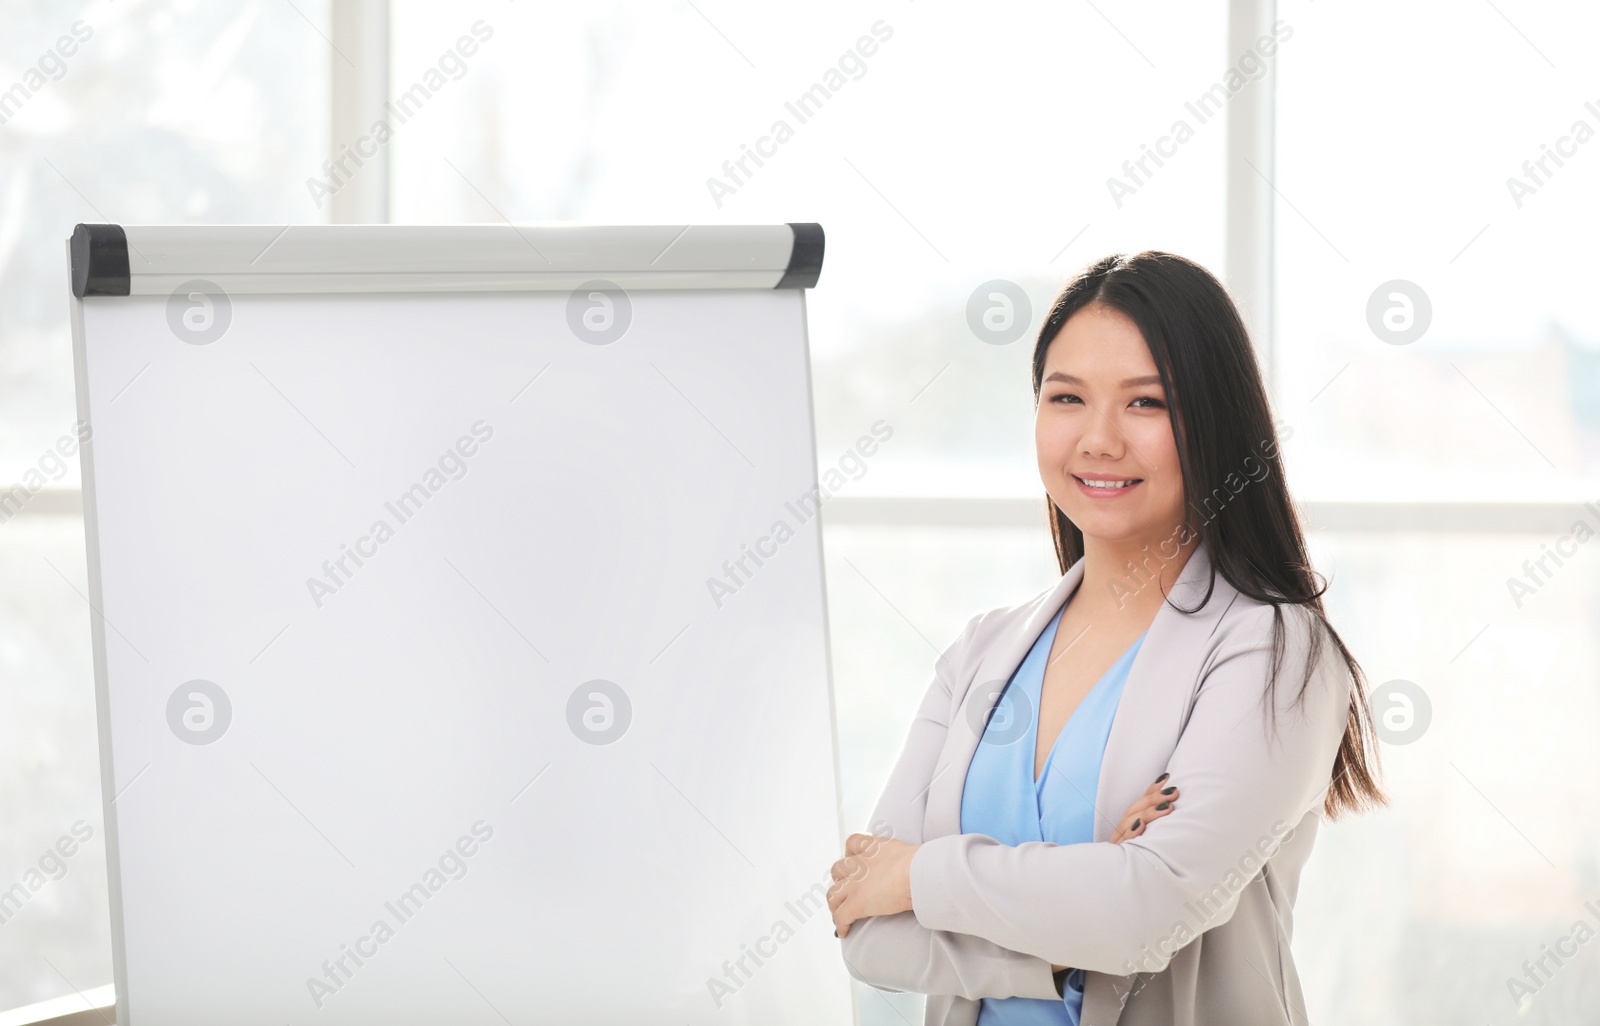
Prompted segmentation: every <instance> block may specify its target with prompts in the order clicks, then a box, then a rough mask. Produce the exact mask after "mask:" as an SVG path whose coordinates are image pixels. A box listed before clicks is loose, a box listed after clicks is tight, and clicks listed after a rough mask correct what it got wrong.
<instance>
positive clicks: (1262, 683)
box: [841, 542, 1351, 1026]
mask: <svg viewBox="0 0 1600 1026" xmlns="http://www.w3.org/2000/svg"><path fill="white" fill-rule="evenodd" d="M1082 577H1083V562H1082V561H1081V560H1080V561H1079V562H1077V563H1076V564H1074V565H1073V566H1072V568H1071V569H1070V570H1068V571H1067V573H1066V574H1065V575H1063V576H1062V578H1061V580H1060V581H1058V582H1057V583H1056V584H1055V585H1053V586H1052V587H1050V588H1049V589H1048V590H1046V591H1045V592H1044V593H1043V594H1041V595H1038V596H1036V597H1035V598H1033V599H1032V600H1030V601H1028V602H1025V603H1023V604H1021V605H1016V606H1007V607H1004V608H1000V609H995V610H991V611H990V612H987V613H983V614H980V615H978V616H976V617H974V618H973V619H972V620H971V621H970V622H969V623H968V624H967V627H966V629H965V630H964V631H963V632H962V633H961V636H960V637H959V638H957V639H956V640H955V642H954V643H953V644H951V645H950V647H949V648H948V649H946V650H945V652H944V654H943V655H942V656H941V657H940V658H939V660H938V662H937V664H936V667H935V671H934V676H933V682H932V684H930V685H929V687H928V691H927V694H926V696H925V697H924V698H923V700H922V703H921V705H920V706H919V707H918V709H917V712H916V715H915V717H914V719H913V721H912V724H911V729H910V732H909V734H908V736H907V737H906V741H905V745H904V747H903V749H902V750H901V753H900V757H899V760H898V761H897V762H896V763H895V766H894V769H893V771H892V772H891V773H890V775H889V781H888V783H887V784H886V785H885V786H884V789H883V794H882V797H880V798H879V800H878V804H877V807H876V808H875V809H874V812H873V820H872V824H870V825H869V827H868V829H869V830H873V831H874V832H876V833H878V834H879V835H883V834H885V833H887V834H889V835H892V836H894V837H897V838H900V839H901V840H904V841H907V842H910V843H913V844H920V845H921V846H922V847H921V848H919V849H918V850H917V853H916V855H915V857H914V858H913V859H912V861H911V898H912V905H913V911H910V912H901V913H899V914H897V915H892V916H875V917H871V918H867V919H861V920H857V921H856V923H855V924H854V925H853V926H851V928H850V932H849V934H848V935H847V936H846V937H845V938H844V939H843V940H842V941H841V945H842V950H843V956H844V961H845V965H846V967H847V968H848V970H849V972H850V974H851V975H852V976H854V977H855V978H856V979H858V980H861V981H862V982H864V983H868V984H871V985H872V986H874V987H877V988H879V989H881V990H888V991H896V992H915V993H921V994H926V995H928V998H927V1011H926V1014H925V1016H924V1019H923V1022H924V1023H925V1024H926V1026H973V1024H975V1023H976V1022H977V1020H978V1011H979V1004H978V999H979V998H982V997H1008V996H1012V995H1021V996H1025V997H1035V998H1046V999H1050V1000H1060V998H1058V997H1057V995H1056V992H1055V985H1054V983H1053V981H1052V979H1051V975H1050V966H1051V964H1052V963H1054V964H1056V965H1064V966H1073V967H1077V968H1081V969H1083V970H1084V971H1085V986H1084V998H1083V1017H1082V1023H1083V1026H1219V1024H1224V1026H1269V1024H1274V1026H1275V1024H1294V1026H1304V1024H1305V1023H1306V1012H1305V1005H1304V1001H1303V998H1302V995H1301V990H1300V981H1299V978H1298V976H1297V975H1296V974H1295V968H1294V959H1293V957H1292V956H1291V953H1290V948H1289V940H1290V935H1291V933H1292V930H1293V924H1294V917H1293V908H1294V898H1295V891H1296V888H1297V886H1298V884H1299V879H1300V869H1301V867H1302V866H1303V865H1305V861H1306V859H1307V857H1308V856H1309V855H1310V853H1311V845H1312V842H1313V840H1314V839H1315V836H1316V830H1317V824H1318V822H1319V820H1320V818H1321V804H1322V799H1323V796H1324V794H1325V792H1326V790H1327V788H1328V786H1329V784H1330V782H1331V777H1332V767H1333V762H1334V756H1335V754H1336V752H1337V751H1338V746H1339V742H1340V738H1341V737H1342V735H1343V733H1344V729H1345V723H1346V718H1347V715H1348V708H1349V702H1350V683H1351V682H1350V677H1349V674H1348V672H1347V671H1346V669H1345V666H1344V663H1343V660H1342V659H1340V658H1339V656H1338V650H1337V648H1336V647H1335V646H1334V644H1333V642H1332V639H1331V638H1326V639H1325V641H1324V644H1323V648H1322V654H1321V657H1320V659H1319V662H1318V665H1317V667H1316V672H1315V673H1314V675H1313V677H1312V679H1311V682H1310V683H1309V684H1308V685H1307V687H1306V693H1305V698H1304V703H1303V705H1300V706H1295V705H1294V704H1293V701H1294V699H1295V697H1296V694H1297V692H1298V689H1299V682H1300V680H1301V679H1302V678H1303V675H1304V669H1305V662H1306V653H1307V644H1308V642H1309V640H1310V630H1309V625H1310V623H1311V622H1312V620H1311V618H1310V616H1309V614H1307V613H1305V612H1304V611H1303V610H1301V609H1299V608H1298V607H1293V606H1284V607H1282V608H1283V614H1284V628H1285V633H1286V638H1285V644H1286V647H1285V654H1284V657H1283V662H1282V666H1281V670H1280V676H1279V680H1278V686H1277V688H1276V689H1275V694H1276V705H1277V713H1278V718H1277V727H1276V732H1275V733H1274V732H1272V731H1270V730H1269V729H1268V725H1267V721H1266V713H1267V708H1266V704H1265V700H1266V681H1267V677H1268V670H1269V665H1268V664H1269V660H1270V658H1271V648H1270V646H1271V643H1272V607H1271V606H1270V605H1269V604H1266V603H1261V602H1257V601H1255V600H1253V599H1251V598H1249V597H1247V596H1245V595H1242V594H1240V593H1239V592H1238V591H1236V590H1235V589H1234V588H1233V587H1232V586H1231V585H1229V584H1228V582H1227V581H1226V580H1224V579H1223V578H1222V577H1221V576H1220V575H1218V576H1217V577H1216V579H1215V586H1214V589H1213V590H1212V591H1211V594H1210V598H1209V600H1208V601H1206V604H1205V605H1204V606H1203V607H1201V608H1200V609H1199V611H1198V612H1196V613H1194V614H1193V615H1187V616H1186V615H1184V614H1183V613H1181V612H1179V611H1178V610H1176V609H1174V608H1173V606H1172V603H1173V602H1176V603H1177V604H1179V605H1182V606H1183V607H1185V608H1191V607H1194V606H1195V605H1197V604H1198V603H1199V601H1200V600H1201V599H1202V598H1203V597H1204V596H1205V594H1206V590H1207V587H1208V585H1210V584H1211V560H1210V556H1209V554H1208V552H1207V550H1206V547H1205V544H1204V543H1203V542H1202V543H1200V544H1199V545H1198V546H1197V547H1196V548H1195V549H1194V550H1193V552H1192V553H1191V554H1190V557H1189V560H1188V562H1187V563H1186V564H1185V565H1184V568H1183V570H1182V572H1181V573H1180V575H1179V578H1178V580H1177V581H1176V582H1175V583H1174V585H1173V586H1172V589H1171V592H1170V599H1169V600H1168V602H1166V603H1164V604H1163V605H1162V606H1161V608H1160V611H1159V612H1158V613H1157V614H1156V616H1155V619H1154V621H1153V622H1152V623H1151V625H1150V629H1149V632H1148V633H1147V634H1146V636H1145V640H1144V644H1143V645H1142V646H1140V649H1139V652H1138V654H1137V655H1136V656H1135V657H1134V661H1133V665H1132V667H1131V668H1130V669H1129V672H1128V677H1127V682H1126V684H1125V685H1124V687H1123V692H1122V699H1121V704H1120V705H1119V706H1118V708H1117V712H1116V716H1115V718H1114V720H1113V721H1112V724H1111V734H1110V737H1109V740H1108V741H1107V742H1106V749H1105V758H1104V760H1103V761H1102V763H1101V765H1100V783H1099V790H1098V792H1097V794H1096V795H1095V808H1096V812H1097V816H1096V820H1095V833H1094V836H1095V841H1094V843H1089V844H1067V845H1057V844H1053V843H1051V842H1048V841H1045V842H1029V843H1026V844H1020V845H1016V846H1014V847H1013V846H1009V845H1004V844H1001V843H1000V842H999V841H996V840H995V839H993V838H991V837H986V836H984V835H982V834H963V833H961V829H960V815H961V792H962V787H963V784H964V782H965V780H966V774H967V766H968V764H969V763H970V762H971V760H972V755H973V752H974V751H975V750H976V749H977V746H978V741H979V739H980V737H981V736H982V732H983V727H984V724H985V722H986V717H987V715H988V712H989V709H990V707H991V706H992V705H993V704H994V701H995V700H996V699H997V698H998V696H999V693H1000V689H1001V687H1002V686H1003V685H1004V683H1005V682H1006V681H1007V680H1008V679H1009V678H1010V676H1011V674H1012V672H1013V671H1014V670H1015V669H1016V668H1017V666H1018V664H1020V663H1021V662H1022V659H1023V657H1024V656H1025V655H1026V654H1027V652H1028V649H1029V648H1030V647H1031V646H1032V645H1033V643H1034V641H1035V640H1036V639H1037V638H1038V636H1039V633H1040V632H1041V631H1042V630H1043V629H1044V627H1045V626H1046V624H1048V623H1049V621H1050V618H1051V617H1052V616H1054V615H1055V612H1056V610H1057V609H1059V608H1060V607H1061V604H1062V603H1063V602H1065V601H1066V599H1067V596H1068V595H1069V594H1070V593H1071V592H1072V589H1073V588H1074V587H1076V586H1077V584H1078V582H1079V581H1080V580H1081V579H1082ZM1146 579H1147V580H1149V576H1148V575H1146ZM1149 586H1150V587H1156V586H1157V585H1155V584H1154V583H1153V582H1152V583H1151V584H1149ZM1030 729H1037V727H1036V726H1035V727H1031V728H1030ZM1163 772H1171V773H1172V779H1173V781H1174V782H1176V783H1177V784H1178V785H1179V786H1180V787H1181V788H1182V791H1183V794H1182V800H1181V801H1180V802H1179V805H1178V807H1177V808H1176V809H1175V810H1173V812H1172V813H1171V814H1170V815H1167V816H1163V817H1161V818H1159V819H1157V820H1155V821H1154V822H1152V823H1151V824H1150V825H1149V826H1148V827H1146V829H1145V832H1144V834H1143V835H1142V836H1140V837H1138V838H1135V839H1133V840H1129V841H1125V842H1123V843H1122V844H1111V843H1109V841H1108V840H1107V838H1108V837H1109V836H1110V835H1111V832H1112V830H1113V829H1114V828H1115V826H1116V822H1117V820H1118V819H1119V818H1120V817H1121V815H1122V813H1123V812H1124V811H1125V810H1126V809H1127V807H1128V806H1129V805H1131V804H1132V803H1133V802H1134V801H1135V800H1136V799H1138V798H1139V796H1140V795H1142V794H1143V793H1144V790H1145V788H1146V787H1148V786H1149V785H1150V784H1151V782H1153V781H1154V780H1155V779H1156V777H1158V776H1160V775H1161V774H1162V773H1163Z"/></svg>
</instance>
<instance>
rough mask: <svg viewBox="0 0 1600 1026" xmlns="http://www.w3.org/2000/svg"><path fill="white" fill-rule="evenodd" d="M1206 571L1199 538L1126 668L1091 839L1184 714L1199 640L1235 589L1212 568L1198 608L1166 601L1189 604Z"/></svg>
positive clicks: (1167, 747)
mask: <svg viewBox="0 0 1600 1026" xmlns="http://www.w3.org/2000/svg"><path fill="white" fill-rule="evenodd" d="M1210 578H1211V554H1210V553H1209V552H1208V551H1207V550H1206V546H1205V543H1204V542H1201V543H1199V544H1197V545H1196V546H1195V547H1194V551H1193V552H1191V553H1190V554H1189V561H1188V562H1187V563H1185V564H1184V566H1183V570H1182V571H1181V572H1180V573H1179V574H1178V579H1177V580H1176V581H1174V582H1173V585H1172V588H1171V590H1170V591H1169V592H1168V593H1167V598H1166V599H1165V600H1164V601H1163V602H1162V603H1161V608H1160V609H1158V610H1157V611H1156V615H1155V619H1153V620H1152V621H1151V622H1150V629H1149V631H1148V632H1147V633H1146V634H1145V638H1144V644H1142V645H1140V646H1139V651H1138V653H1137V654H1136V655H1135V656H1134V657H1133V665H1132V666H1130V667H1129V668H1128V679H1127V682H1126V683H1125V684H1124V685H1123V687H1122V699H1121V701H1120V702H1119V703H1118V704H1117V711H1116V712H1115V713H1114V714H1113V716H1112V720H1111V733H1110V735H1109V736H1108V737H1107V738H1106V750H1105V755H1104V757H1103V758H1102V759H1101V762H1100V782H1099V785H1098V787H1097V789H1096V792H1095V813H1096V814H1095V818H1094V839H1095V840H1096V841H1106V840H1110V838H1111V833H1112V831H1113V830H1115V829H1116V827H1117V821H1118V819H1119V818H1120V817H1121V816H1122V814H1123V812H1125V811H1126V810H1127V808H1128V806H1130V805H1132V804H1133V803H1134V802H1135V801H1136V800H1138V798H1139V796H1140V795H1142V794H1144V790H1145V788H1147V787H1149V786H1150V784H1151V782H1152V781H1154V780H1155V778H1156V777H1158V776H1160V775H1161V773H1162V772H1163V771H1164V770H1165V768H1166V764H1167V759H1168V758H1169V757H1170V756H1171V754H1172V750H1173V749H1174V748H1176V747H1177V745H1178V738H1179V736H1180V735H1181V734H1182V733H1183V727H1184V724H1185V723H1187V722H1188V720H1189V711H1190V708H1191V706H1192V704H1193V698H1194V685H1195V682H1196V680H1198V679H1199V676H1200V672H1199V671H1200V665H1199V664H1200V660H1202V659H1204V658H1205V650H1206V648H1205V642H1206V639H1207V638H1208V637H1210V636H1211V633H1212V632H1213V631H1215V630H1216V626H1217V622H1218V621H1219V620H1220V619H1221V617H1222V613H1223V611H1224V610H1226V609H1227V607H1228V606H1230V605H1232V603H1233V600H1234V599H1236V598H1237V597H1238V592H1237V591H1235V590H1234V588H1233V586H1232V585H1230V584H1229V583H1228V582H1227V581H1226V580H1224V579H1223V578H1222V577H1221V576H1220V575H1219V576H1218V577H1217V579H1216V584H1215V587H1214V588H1212V593H1211V598H1210V599H1209V600H1208V601H1207V602H1206V604H1205V606H1204V607H1203V608H1201V609H1198V610H1196V611H1195V612H1194V613H1192V614H1185V613H1183V612H1181V611H1179V610H1178V609H1174V608H1173V606H1174V605H1175V604H1176V605H1178V606H1182V607H1183V608H1184V609H1194V607H1195V606H1197V605H1199V603H1200V600H1201V599H1203V598H1205V594H1206V589H1207V588H1208V587H1211V580H1210Z"/></svg>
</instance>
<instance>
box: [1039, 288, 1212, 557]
mask: <svg viewBox="0 0 1600 1026" xmlns="http://www.w3.org/2000/svg"><path fill="white" fill-rule="evenodd" d="M1034 443H1035V446H1036V448H1037V450H1038V456H1039V476H1040V478H1041V480H1043V482H1044V486H1045V490H1046V491H1047V492H1049V493H1050V498H1051V500H1053V501H1054V502H1055V504H1056V506H1057V507H1058V508H1060V510H1061V511H1062V512H1063V513H1065V514H1066V515H1067V519H1069V520H1071V521H1072V522H1073V523H1074V524H1076V525H1077V527H1078V529H1079V530H1080V531H1082V532H1083V534H1084V540H1085V545H1086V546H1087V545H1088V544H1089V539H1090V538H1094V539H1098V540H1099V541H1102V542H1109V543H1112V544H1114V545H1121V544H1123V543H1132V546H1133V547H1134V548H1137V547H1138V546H1139V545H1141V544H1143V543H1146V542H1149V543H1150V544H1151V545H1152V547H1153V546H1154V545H1155V544H1156V543H1157V542H1159V541H1160V540H1161V539H1163V538H1167V537H1170V536H1171V535H1172V534H1173V532H1175V531H1176V530H1177V529H1178V527H1179V525H1180V524H1181V523H1182V522H1183V520H1184V499H1183V475H1182V472H1181V471H1180V470H1179V467H1178V448H1177V443H1176V441H1175V440H1174V439H1173V436H1172V424H1171V422H1170V421H1169V420H1168V413H1167V395H1166V392H1165V390H1164V389H1163V388H1162V387H1161V379H1160V377H1159V375H1158V374H1157V371H1156V363H1155V359H1154V358H1153V357H1151V355H1150V348H1149V346H1147V345H1146V344H1145V340H1144V335H1143V334H1142V333H1141V332H1140V331H1139V328H1138V326H1137V325H1136V324H1134V323H1133V321H1132V319H1130V318H1129V317H1128V316H1127V315H1126V314H1124V313H1122V312H1121V311H1118V310H1114V309H1112V308H1111V307H1108V306H1104V305H1102V304H1099V303H1090V304H1089V305H1088V306H1085V307H1083V308H1082V309H1080V310H1079V311H1078V312H1077V313H1075V314H1073V315H1072V317H1071V318H1069V319H1068V321H1067V323H1066V324H1064V325H1062V326H1061V330H1060V331H1059V332H1057V333H1056V337H1055V339H1054V340H1052V341H1051V343H1050V347H1049V349H1048V350H1046V352H1045V362H1044V374H1043V377H1042V381H1041V383H1040V385H1039V408H1038V413H1037V416H1036V419H1035V423H1034ZM1129 482H1131V483H1129ZM1107 485H1110V486H1111V487H1107Z"/></svg>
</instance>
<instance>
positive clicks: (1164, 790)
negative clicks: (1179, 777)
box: [1161, 784, 1178, 794]
mask: <svg viewBox="0 0 1600 1026" xmlns="http://www.w3.org/2000/svg"><path fill="white" fill-rule="evenodd" d="M1177 789H1178V785H1176V784H1173V785H1172V786H1171V787H1163V788H1162V789H1161V793H1162V794H1171V793H1172V792H1174V791H1176V790H1177Z"/></svg>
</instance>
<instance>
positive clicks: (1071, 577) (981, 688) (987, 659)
mask: <svg viewBox="0 0 1600 1026" xmlns="http://www.w3.org/2000/svg"><path fill="white" fill-rule="evenodd" d="M1082 579H1083V560H1081V559H1080V560H1078V561H1077V562H1076V563H1074V564H1072V566H1071V567H1069V568H1068V569H1067V572H1066V573H1065V574H1063V575H1062V576H1061V579H1060V580H1059V581H1057V582H1056V583H1055V584H1053V585H1051V586H1050V587H1049V588H1048V589H1046V590H1045V591H1044V592H1042V593H1040V594H1039V595H1038V596H1036V597H1035V598H1034V599H1033V600H1032V601H1030V602H1026V603H1024V604H1023V605H1021V606H1018V607H1016V609H1015V610H1013V611H1012V613H1011V614H1010V616H1009V619H1010V621H1011V622H1010V623H1009V624H1008V625H1007V626H1006V627H1005V628H1004V629H1003V630H1002V631H1001V632H1000V634H999V636H997V637H996V638H995V639H994V640H993V641H992V642H990V644H989V646H988V648H987V649H985V651H984V652H983V654H982V655H981V656H980V657H979V660H978V665H977V668H976V669H975V670H974V671H973V677H972V680H971V681H970V682H969V686H968V687H967V693H966V694H965V695H964V696H963V697H962V699H961V704H960V706H959V708H958V709H957V711H956V719H955V721H954V722H952V723H951V724H950V729H949V731H948V732H946V734H945V743H944V751H943V752H942V753H941V754H940V757H939V763H938V766H937V767H936V768H935V770H934V774H933V782H932V783H931V784H930V785H929V787H928V805H927V814H926V817H925V818H924V824H923V836H924V837H943V836H945V835H947V834H958V833H960V832H961V792H962V790H963V788H964V786H965V784H966V780H967V769H968V767H969V766H971V764H972V756H973V753H974V752H976V751H977V750H978V742H979V741H980V740H981V739H982V737H983V729H984V725H985V724H987V723H988V721H989V713H990V710H992V709H993V708H994V705H995V702H997V701H998V700H999V698H1000V693H1001V692H1002V691H1004V690H1005V686H1006V682H1007V681H1009V680H1010V679H1011V675H1012V674H1013V673H1015V672H1016V670H1017V667H1018V666H1019V665H1020V664H1021V663H1022V660H1023V659H1024V658H1025V657H1026V656H1027V654H1028V650H1029V649H1031V648H1032V647H1033V643H1034V642H1035V641H1037V640H1039V632H1040V631H1042V630H1044V628H1045V625H1046V624H1048V623H1049V622H1050V618H1051V617H1052V616H1055V615H1056V610H1057V609H1060V608H1061V603H1063V602H1065V601H1066V600H1067V596H1068V595H1070V594H1071V593H1072V589H1073V588H1075V587H1077V586H1078V582H1079V581H1081V580H1082ZM1031 729H1034V730H1037V729H1038V728H1037V727H1033V728H1031Z"/></svg>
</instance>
